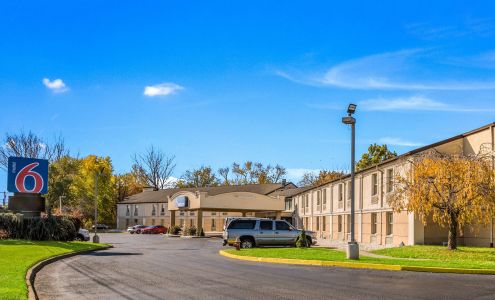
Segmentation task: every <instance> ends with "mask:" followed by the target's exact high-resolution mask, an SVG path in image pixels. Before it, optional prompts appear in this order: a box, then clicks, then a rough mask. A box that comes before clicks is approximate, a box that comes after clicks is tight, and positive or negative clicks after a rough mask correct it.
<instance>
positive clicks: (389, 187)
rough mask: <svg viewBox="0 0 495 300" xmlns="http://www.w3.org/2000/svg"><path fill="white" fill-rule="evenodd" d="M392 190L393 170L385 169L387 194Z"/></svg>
mask: <svg viewBox="0 0 495 300" xmlns="http://www.w3.org/2000/svg"><path fill="white" fill-rule="evenodd" d="M393 190H394V169H387V193H390V192H392V191H393Z"/></svg>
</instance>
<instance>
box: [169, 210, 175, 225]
mask: <svg viewBox="0 0 495 300" xmlns="http://www.w3.org/2000/svg"><path fill="white" fill-rule="evenodd" d="M173 226H175V210H171V211H170V227H173Z"/></svg>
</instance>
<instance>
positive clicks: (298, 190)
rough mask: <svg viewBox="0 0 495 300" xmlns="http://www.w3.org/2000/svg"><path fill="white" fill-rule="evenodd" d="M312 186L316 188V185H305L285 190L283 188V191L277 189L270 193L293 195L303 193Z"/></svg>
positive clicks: (274, 194)
mask: <svg viewBox="0 0 495 300" xmlns="http://www.w3.org/2000/svg"><path fill="white" fill-rule="evenodd" d="M312 188H314V187H313V186H304V187H300V188H294V189H285V190H281V191H276V192H274V193H271V194H270V195H273V196H284V197H292V196H294V195H297V194H300V193H303V192H305V191H307V190H310V189H312Z"/></svg>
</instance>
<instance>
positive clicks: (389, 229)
mask: <svg viewBox="0 0 495 300" xmlns="http://www.w3.org/2000/svg"><path fill="white" fill-rule="evenodd" d="M393 233H394V213H393V212H391V211H390V212H387V235H392V234H393Z"/></svg>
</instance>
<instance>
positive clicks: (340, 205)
mask: <svg viewBox="0 0 495 300" xmlns="http://www.w3.org/2000/svg"><path fill="white" fill-rule="evenodd" d="M343 201H344V191H343V188H342V184H339V208H342V206H343V204H342V203H343Z"/></svg>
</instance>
